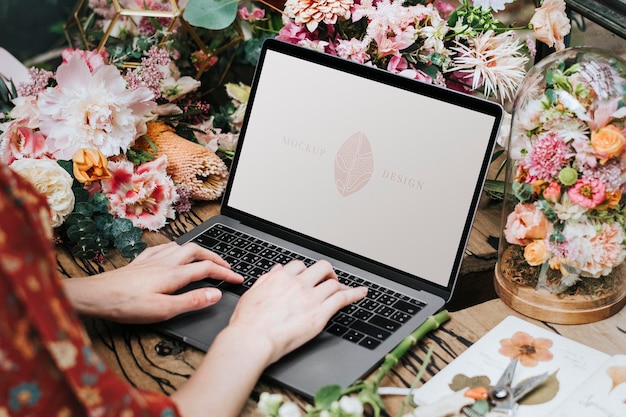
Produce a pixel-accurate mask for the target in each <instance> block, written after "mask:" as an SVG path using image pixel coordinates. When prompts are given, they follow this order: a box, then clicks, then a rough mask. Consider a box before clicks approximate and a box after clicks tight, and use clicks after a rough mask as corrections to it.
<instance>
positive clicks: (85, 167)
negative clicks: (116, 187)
mask: <svg viewBox="0 0 626 417" xmlns="http://www.w3.org/2000/svg"><path fill="white" fill-rule="evenodd" d="M72 161H73V162H74V167H73V170H74V178H76V181H78V182H81V183H86V182H93V181H97V180H102V179H105V178H111V173H110V172H109V170H108V168H107V163H108V161H107V159H106V157H105V156H104V155H102V153H100V151H98V150H96V149H79V150H77V151H76V153H74V156H72Z"/></svg>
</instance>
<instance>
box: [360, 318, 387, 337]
mask: <svg viewBox="0 0 626 417" xmlns="http://www.w3.org/2000/svg"><path fill="white" fill-rule="evenodd" d="M350 328H351V329H353V330H357V331H359V332H362V333H365V334H366V335H368V336H371V337H373V338H374V339H377V340H385V339H387V338H388V337H389V336H390V335H391V332H388V331H386V330H383V329H381V328H380V327H378V326H374V325H372V324H369V323H365V322H363V321H355V322H354V323H352V324H351V325H350Z"/></svg>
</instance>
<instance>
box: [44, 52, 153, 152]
mask: <svg viewBox="0 0 626 417" xmlns="http://www.w3.org/2000/svg"><path fill="white" fill-rule="evenodd" d="M56 80H57V83H58V85H57V87H55V88H48V89H47V90H46V91H45V92H43V93H42V94H41V95H40V96H39V99H38V101H37V104H38V106H39V111H40V116H39V117H40V120H41V127H40V128H41V131H42V133H43V134H45V135H46V136H47V138H48V139H47V141H48V146H49V148H50V149H52V152H53V156H54V157H55V158H57V159H68V160H69V159H71V157H72V155H73V154H74V153H75V152H76V151H77V150H79V149H81V148H92V149H97V150H99V151H100V152H102V154H103V155H105V156H107V157H108V156H113V155H118V154H120V153H123V152H126V150H127V149H128V148H129V147H130V146H131V145H132V144H133V142H134V141H135V138H136V137H137V136H139V135H140V134H143V133H144V132H145V120H144V116H146V115H147V114H148V113H149V112H150V111H151V110H152V109H153V108H154V107H155V106H156V103H155V102H153V101H152V92H151V91H150V90H148V89H147V88H145V87H140V88H138V89H136V90H129V89H127V88H126V82H125V81H124V78H122V76H121V75H120V72H119V70H118V69H117V68H116V67H115V66H113V65H103V66H101V67H98V68H97V69H96V70H95V71H94V72H93V73H91V72H90V71H89V68H88V67H87V64H86V63H85V62H84V61H82V60H80V59H76V58H72V59H71V60H70V61H69V63H67V64H63V65H61V66H60V67H59V68H58V70H57V74H56Z"/></svg>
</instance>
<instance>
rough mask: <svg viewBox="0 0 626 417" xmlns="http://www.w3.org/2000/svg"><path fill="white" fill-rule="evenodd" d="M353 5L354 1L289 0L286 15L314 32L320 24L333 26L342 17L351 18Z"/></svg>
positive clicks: (286, 4)
mask: <svg viewBox="0 0 626 417" xmlns="http://www.w3.org/2000/svg"><path fill="white" fill-rule="evenodd" d="M353 3H354V2H353V0H287V2H286V3H285V14H286V15H287V16H289V17H290V18H292V19H294V20H295V22H296V23H298V24H304V25H306V27H307V29H308V30H309V31H310V32H313V31H314V30H315V29H317V26H318V25H319V24H320V22H324V23H326V24H329V25H332V24H335V23H336V22H337V19H338V18H340V17H342V18H344V19H347V18H349V17H350V7H352V4H353Z"/></svg>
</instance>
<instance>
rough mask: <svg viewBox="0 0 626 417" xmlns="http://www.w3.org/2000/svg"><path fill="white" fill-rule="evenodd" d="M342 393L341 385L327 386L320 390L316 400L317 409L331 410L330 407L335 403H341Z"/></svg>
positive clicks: (316, 394)
mask: <svg viewBox="0 0 626 417" xmlns="http://www.w3.org/2000/svg"><path fill="white" fill-rule="evenodd" d="M341 391H342V390H341V387H340V386H339V385H325V386H323V387H322V388H320V389H318V390H317V392H316V393H315V398H314V404H315V407H317V408H319V409H321V410H325V409H328V408H330V405H331V404H332V403H333V402H335V401H339V397H340V396H341Z"/></svg>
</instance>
